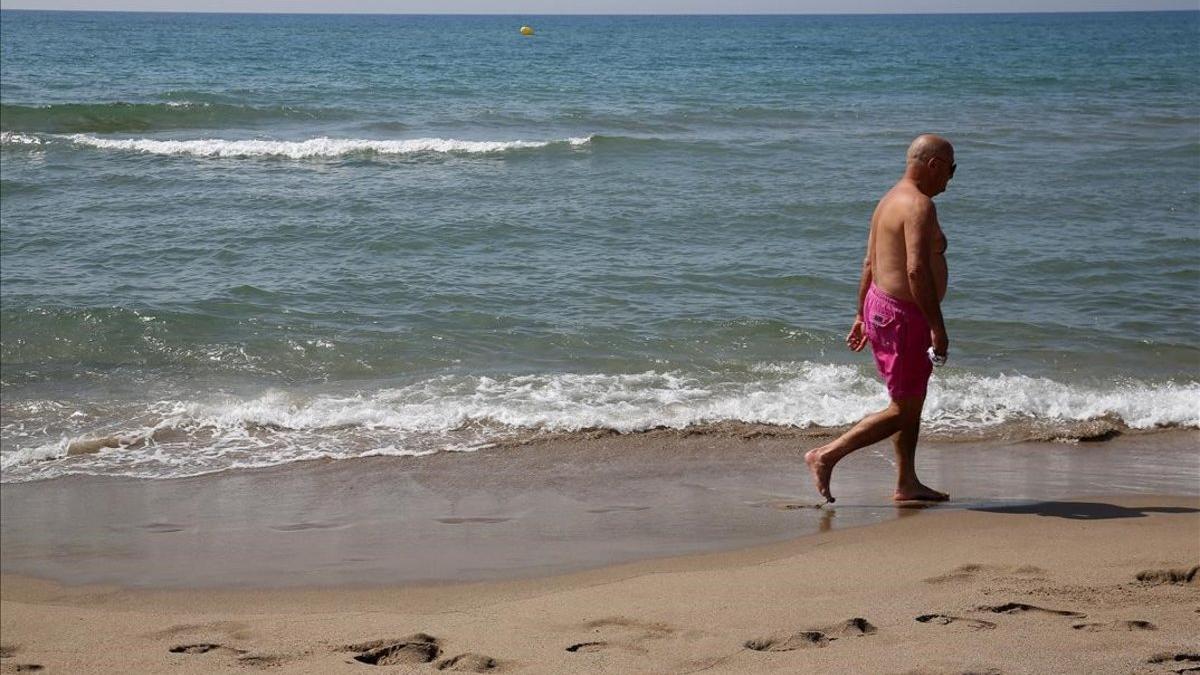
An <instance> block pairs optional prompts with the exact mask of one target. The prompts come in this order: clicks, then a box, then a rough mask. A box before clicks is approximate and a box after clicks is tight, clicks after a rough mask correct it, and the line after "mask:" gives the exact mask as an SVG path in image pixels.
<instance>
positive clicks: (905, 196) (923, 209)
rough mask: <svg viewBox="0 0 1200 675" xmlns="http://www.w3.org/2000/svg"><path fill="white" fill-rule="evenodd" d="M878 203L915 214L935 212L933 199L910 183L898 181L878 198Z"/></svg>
mask: <svg viewBox="0 0 1200 675" xmlns="http://www.w3.org/2000/svg"><path fill="white" fill-rule="evenodd" d="M879 203H880V205H881V206H882V205H885V204H886V205H888V206H891V207H893V208H896V209H897V210H900V211H907V212H911V213H917V214H922V215H924V214H926V213H936V212H937V209H936V208H935V207H934V205H933V199H931V198H930V197H929V195H926V194H925V193H923V192H921V191H920V190H918V189H916V188H915V187H913V186H911V185H906V184H904V183H899V184H897V185H896V186H895V187H893V188H892V189H891V190H888V193H887V194H885V195H884V196H883V198H882V199H880V200H879Z"/></svg>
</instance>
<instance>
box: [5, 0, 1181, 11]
mask: <svg viewBox="0 0 1200 675" xmlns="http://www.w3.org/2000/svg"><path fill="white" fill-rule="evenodd" d="M0 7H2V8H3V9H69V10H117V11H160V12H161V11H167V12H328V13H337V14H342V13H360V12H362V13H379V14H406V13H418V14H456V13H459V14H876V13H925V12H946V13H957V12H1080V11H1083V12H1099V11H1132V10H1138V11H1147V10H1197V9H1200V0H1141V1H1137V0H842V1H834V0H574V1H572V2H564V1H563V0H508V1H506V2H497V1H496V0H90V1H89V0H11V1H10V0H0Z"/></svg>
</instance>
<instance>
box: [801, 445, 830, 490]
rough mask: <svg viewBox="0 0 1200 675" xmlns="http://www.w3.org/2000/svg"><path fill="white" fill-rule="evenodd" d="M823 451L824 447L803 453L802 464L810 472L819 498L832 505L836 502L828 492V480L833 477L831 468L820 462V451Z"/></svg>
mask: <svg viewBox="0 0 1200 675" xmlns="http://www.w3.org/2000/svg"><path fill="white" fill-rule="evenodd" d="M823 449H824V446H822V447H820V448H813V449H812V450H809V451H808V452H806V453H804V463H805V464H807V465H808V470H809V471H811V472H812V475H813V481H815V482H816V484H817V492H820V493H821V496H822V497H824V498H825V499H826V500H827V501H828V502H829V503H830V504H832V503H833V502H835V501H837V500H836V499H834V498H833V494H832V493H830V492H829V479H830V477H831V476H833V466H832V465H830V464H828V463H826V462H823V461H821V450H823Z"/></svg>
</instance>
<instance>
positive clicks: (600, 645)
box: [567, 642, 608, 654]
mask: <svg viewBox="0 0 1200 675" xmlns="http://www.w3.org/2000/svg"><path fill="white" fill-rule="evenodd" d="M607 646H608V643H607V642H577V643H575V644H573V645H571V646H570V647H567V651H569V652H583V653H584V654H587V653H589V652H598V651H601V650H602V649H604V648H605V647H607Z"/></svg>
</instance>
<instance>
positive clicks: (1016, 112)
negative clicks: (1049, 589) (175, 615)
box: [0, 11, 1200, 481]
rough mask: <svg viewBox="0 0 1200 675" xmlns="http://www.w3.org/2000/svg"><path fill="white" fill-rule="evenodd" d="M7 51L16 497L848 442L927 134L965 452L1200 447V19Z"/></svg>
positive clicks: (56, 18)
mask: <svg viewBox="0 0 1200 675" xmlns="http://www.w3.org/2000/svg"><path fill="white" fill-rule="evenodd" d="M2 18H3V20H2V22H0V48H2V57H0V65H2V68H0V71H2V72H0V105H2V108H0V128H2V133H3V139H2V144H0V153H2V154H0V168H2V172H0V173H2V176H0V179H2V180H0V242H2V246H0V282H2V283H0V288H2V291H0V300H2V308H0V318H2V329H3V330H2V333H3V334H2V339H0V357H2V360H0V363H2V366H3V373H2V377H0V381H2V388H3V403H2V404H0V413H2V417H3V425H2V426H3V430H2V435H0V440H2V442H3V447H2V449H0V455H2V457H3V468H4V480H6V481H10V480H29V479H35V478H47V477H53V476H58V475H63V474H65V473H72V472H78V473H112V474H123V475H138V476H147V477H160V476H173V475H186V474H192V473H199V472H205V471H212V470H221V469H229V468H237V467H244V466H258V465H263V464H274V463H280V462H287V461H296V460H299V459H306V458H312V457H339V458H340V457H347V458H348V457H355V456H360V455H364V454H381V453H382V454H412V453H424V452H434V451H439V450H445V449H448V448H449V449H470V448H473V447H478V446H479V445H481V444H486V443H489V442H493V441H495V440H497V439H503V438H507V437H509V436H512V435H514V434H517V435H519V434H524V433H534V432H542V431H556V432H558V431H568V432H569V431H572V430H578V429H585V428H592V427H603V428H612V429H617V430H620V431H631V430H637V429H644V428H650V427H655V426H676V427H680V426H689V425H702V424H708V423H714V422H730V421H733V422H739V421H740V422H752V423H759V422H762V423H769V424H782V425H797V426H829V425H839V424H845V423H848V422H850V421H853V420H854V419H856V418H857V416H859V415H861V414H862V413H864V412H866V411H868V410H871V409H874V408H876V407H878V406H880V405H882V403H883V402H885V401H886V396H885V394H884V390H883V388H882V386H881V385H880V384H879V383H878V382H877V380H876V378H875V376H874V374H873V368H872V366H871V362H870V358H869V356H868V355H866V354H858V355H855V354H851V353H849V352H847V351H845V349H844V347H843V346H842V340H843V336H844V334H845V331H846V330H847V329H848V327H849V322H850V319H851V317H852V316H853V313H854V302H855V297H856V296H855V294H856V288H857V282H858V277H857V275H858V271H859V262H860V260H861V257H862V252H863V248H864V246H865V236H866V231H867V226H868V221H869V218H870V215H871V211H872V209H873V207H874V204H875V201H876V200H877V199H878V198H879V196H880V195H881V194H882V193H883V192H884V191H885V190H886V189H887V188H888V187H890V185H891V184H892V183H893V182H894V181H895V180H896V179H897V178H898V176H899V174H900V172H901V171H902V168H903V153H904V150H905V148H906V146H907V144H908V142H909V141H910V140H911V139H912V137H913V136H915V135H916V134H918V133H921V132H926V131H936V132H940V133H942V134H944V135H946V136H948V137H949V138H950V139H951V140H952V141H953V142H954V143H955V145H956V148H957V153H958V157H957V159H958V164H959V168H958V173H957V175H956V177H955V179H954V181H952V183H951V185H950V188H949V190H948V191H947V192H946V193H945V194H944V195H942V196H940V197H939V198H938V205H939V206H938V208H939V214H940V216H941V220H942V223H943V227H944V229H945V231H946V233H947V237H948V239H949V252H948V261H949V265H950V274H951V283H950V292H949V295H948V297H947V299H946V303H945V306H944V311H945V313H946V315H947V317H948V322H949V323H948V327H949V332H950V337H951V355H952V358H951V365H950V366H949V367H947V368H944V369H941V370H939V371H938V374H937V376H936V377H935V381H934V383H933V387H932V389H931V395H930V399H929V402H928V405H927V411H926V416H927V419H928V422H929V425H930V428H931V429H932V430H933V431H934V432H940V433H944V434H948V435H955V434H964V433H965V434H973V435H978V434H982V435H994V434H1007V433H1011V429H1012V428H1013V426H1012V425H1014V424H1015V425H1018V427H1021V428H1025V427H1037V428H1042V427H1056V426H1062V427H1066V426H1069V425H1070V424H1072V423H1074V422H1077V421H1080V420H1090V419H1096V418H1103V419H1105V420H1109V421H1113V422H1114V423H1116V424H1119V425H1126V426H1131V427H1137V428H1148V427H1155V426H1193V427H1194V426H1197V425H1200V384H1198V382H1197V380H1198V379H1200V346H1198V344H1197V339H1196V338H1197V335H1198V332H1200V331H1198V329H1200V321H1198V320H1197V310H1200V307H1198V306H1197V301H1196V297H1197V292H1198V291H1200V264H1198V263H1200V255H1198V254H1200V227H1198V225H1200V197H1198V190H1200V12H1183V13H1146V14H1082V15H995V16H978V15H973V16H887V17H884V16H879V17H870V16H857V17H827V16H822V17H804V16H794V17H637V18H634V17H549V16H547V17H492V16H489V17H458V16H456V17H449V16H446V17H434V16H417V17H409V16H300V15H294V16H255V15H190V14H120V13H49V12H13V11H5V12H3V14H2ZM522 23H531V24H533V25H534V26H535V28H536V29H537V35H536V36H534V37H532V38H524V37H521V36H520V35H518V34H517V32H516V29H517V27H519V26H520V25H521V24H522ZM1021 425H1024V426H1023V427H1022V426H1021ZM89 439H100V440H99V441H96V442H93V443H91V444H90V445H89V444H88V442H86V441H88V440H89ZM101 446H112V447H105V448H102V449H100V450H99V451H98V452H93V451H94V450H96V449H97V448H99V447H101ZM69 450H70V451H71V452H73V453H80V451H81V450H86V451H87V452H82V453H81V454H71V455H70V456H67V453H68V451H69Z"/></svg>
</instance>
